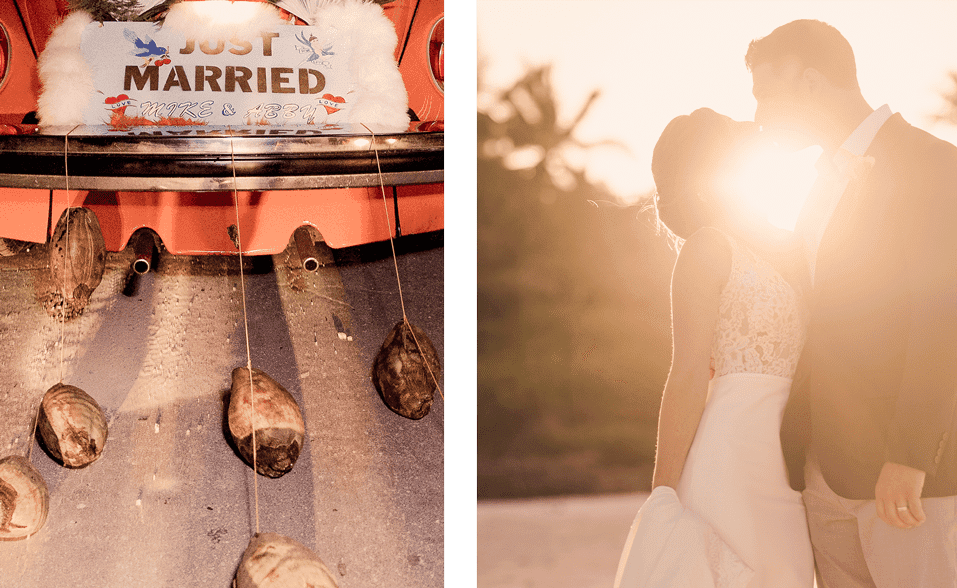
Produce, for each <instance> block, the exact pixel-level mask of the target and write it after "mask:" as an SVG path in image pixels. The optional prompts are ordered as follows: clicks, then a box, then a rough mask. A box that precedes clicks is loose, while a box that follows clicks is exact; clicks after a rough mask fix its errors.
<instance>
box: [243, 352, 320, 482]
mask: <svg viewBox="0 0 957 588" xmlns="http://www.w3.org/2000/svg"><path fill="white" fill-rule="evenodd" d="M252 381H253V388H255V390H256V392H255V396H253V395H252V394H250V389H249V370H248V369H246V368H245V367H238V368H236V369H234V370H233V385H232V388H231V389H230V397H229V409H228V413H227V418H228V423H229V433H230V435H232V437H233V442H234V443H235V444H236V448H237V449H238V450H239V453H240V455H242V456H243V459H245V460H246V462H247V463H249V465H253V438H252V437H253V427H254V426H255V429H256V471H257V472H259V473H260V474H262V475H264V476H269V477H270V478H278V477H280V476H282V475H283V474H285V473H286V472H288V471H290V470H291V469H292V466H294V465H295V464H296V459H298V458H299V451H300V450H301V449H302V444H303V441H304V439H305V436H306V427H305V423H303V421H302V412H301V411H300V410H299V404H298V403H297V402H296V399H295V398H293V397H292V394H290V393H289V392H288V391H286V389H285V388H283V387H282V386H281V385H280V384H279V383H278V382H276V381H275V380H273V379H272V378H270V377H269V376H268V375H267V374H266V373H265V372H263V371H262V370H258V369H255V368H253V377H252ZM253 400H254V402H253ZM253 405H254V406H253ZM253 408H255V414H254V413H253Z"/></svg>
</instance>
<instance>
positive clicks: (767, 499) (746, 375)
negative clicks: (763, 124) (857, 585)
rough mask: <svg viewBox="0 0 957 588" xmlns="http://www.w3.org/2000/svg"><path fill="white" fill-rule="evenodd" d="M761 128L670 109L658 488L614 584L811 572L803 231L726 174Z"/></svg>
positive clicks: (663, 190)
mask: <svg viewBox="0 0 957 588" xmlns="http://www.w3.org/2000/svg"><path fill="white" fill-rule="evenodd" d="M755 135H756V128H755V125H754V124H753V123H745V122H736V121H733V120H731V119H729V118H727V117H725V116H722V115H720V114H718V113H716V112H714V111H713V110H710V109H705V108H702V109H699V110H696V111H695V112H693V113H691V115H690V116H679V117H677V118H675V119H674V120H672V121H671V122H670V123H669V124H668V126H667V127H666V128H665V130H664V132H663V133H662V135H661V137H660V139H659V140H658V143H657V145H656V146H655V150H654V156H653V160H652V173H653V175H654V179H655V185H656V187H657V201H656V204H657V209H658V214H659V218H660V219H661V221H662V222H663V223H664V224H665V225H666V226H667V227H668V228H669V229H670V230H671V232H672V233H674V234H675V236H677V237H678V238H680V239H683V240H684V243H683V245H682V247H681V251H680V253H679V255H678V259H677V262H676V263H675V268H674V274H673V277H672V294H671V296H672V321H673V323H672V325H673V337H674V348H673V359H672V365H671V372H670V374H669V376H668V381H667V384H666V385H665V389H664V393H663V396H662V401H661V412H660V417H659V423H658V448H657V455H656V458H655V472H654V479H653V482H652V487H653V491H652V495H651V496H650V497H649V499H648V501H647V502H646V503H645V505H644V506H643V507H642V509H641V511H639V513H638V517H637V518H636V519H635V524H634V525H633V526H632V531H631V534H630V535H629V538H628V541H627V543H626V546H625V550H624V552H623V554H622V558H621V563H620V565H619V571H618V579H617V580H616V588H618V587H619V586H620V587H621V588H637V587H638V586H648V585H654V586H659V585H660V586H679V585H680V586H684V585H688V586H701V585H709V586H747V587H748V588H769V587H773V588H791V587H794V588H810V587H811V586H812V584H813V577H814V562H813V556H812V552H811V543H810V539H809V537H808V530H807V522H806V519H805V511H804V504H803V502H802V499H801V495H800V493H799V492H796V491H794V490H792V489H791V488H790V486H789V485H788V479H787V473H786V469H785V464H784V458H783V455H782V452H781V442H780V439H779V431H780V427H781V419H782V415H783V411H784V406H785V403H786V402H787V399H788V394H789V391H790V387H791V381H792V379H793V377H794V373H795V369H796V367H797V362H798V358H799V356H800V354H801V348H802V346H803V344H804V337H805V329H806V325H807V316H806V311H805V308H804V304H803V301H802V296H801V293H802V292H803V291H804V290H805V283H806V282H807V277H806V273H807V270H806V267H805V266H804V265H803V263H804V262H803V256H802V253H801V248H800V246H799V241H797V240H796V239H794V237H793V235H792V234H791V233H790V232H787V231H780V230H777V229H774V228H773V227H772V226H771V225H770V224H768V223H767V221H765V220H761V219H758V218H756V214H755V211H754V210H748V209H746V207H745V205H744V203H743V202H741V201H740V198H736V194H735V193H734V191H733V190H732V189H729V187H728V185H729V182H728V179H729V178H730V177H731V176H732V175H733V174H734V172H735V170H736V169H737V168H738V167H739V166H740V164H741V163H742V160H743V158H744V157H745V152H746V151H747V149H746V147H747V146H748V145H749V144H751V142H752V141H753V140H754V138H755ZM669 517H670V518H669ZM689 521H690V522H692V523H694V524H693V525H691V526H689ZM689 529H691V531H689ZM668 561H671V562H673V563H672V564H668V563H667V562H668ZM668 565H671V566H672V567H670V568H669V567H668ZM656 567H657V571H655V568H656ZM695 574H698V575H695ZM675 575H677V576H679V577H675ZM651 578H659V580H658V582H660V583H655V581H653V580H651ZM702 578H706V579H707V582H706V584H704V583H702ZM749 580H750V581H749Z"/></svg>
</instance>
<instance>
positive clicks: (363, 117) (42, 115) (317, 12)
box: [37, 0, 409, 132]
mask: <svg viewBox="0 0 957 588" xmlns="http://www.w3.org/2000/svg"><path fill="white" fill-rule="evenodd" d="M211 1H213V2H219V1H220V0H211ZM206 3H207V2H204V3H203V4H206ZM195 4H196V3H194V2H181V3H179V4H175V5H173V6H172V8H170V11H169V14H168V15H167V17H166V19H165V21H164V23H163V27H164V28H165V27H170V28H171V29H175V30H177V31H179V32H182V33H183V34H184V35H185V36H186V37H188V38H226V39H229V38H233V37H239V38H242V37H251V36H256V35H258V34H259V31H261V30H265V29H269V28H273V27H275V26H280V25H282V26H285V25H284V23H285V21H283V20H282V16H281V13H280V12H279V10H278V9H276V7H274V6H272V5H270V4H265V3H255V4H254V3H244V4H246V8H249V9H250V10H254V11H255V15H254V17H253V18H251V19H249V20H246V21H244V22H242V23H231V24H230V23H225V24H224V23H220V22H216V21H214V20H212V19H210V18H208V17H204V16H203V15H204V14H208V12H206V11H196V10H194V9H193V8H192V6H194V5H195ZM309 16H310V18H309V20H308V21H307V22H309V23H311V24H312V25H313V26H315V27H316V28H318V29H319V30H320V31H321V36H322V37H323V38H327V39H334V40H336V43H337V46H338V47H339V48H340V49H342V50H346V51H348V52H349V55H350V63H349V68H350V71H351V72H352V79H353V82H352V87H351V88H350V90H349V92H350V93H351V94H352V95H353V96H354V98H353V105H352V108H351V110H350V111H349V117H348V120H343V121H341V122H343V123H351V124H360V123H362V124H365V125H366V126H368V127H369V128H370V129H372V130H373V131H375V132H400V131H404V130H405V129H406V128H408V125H409V115H408V108H409V106H408V104H409V100H408V95H407V94H406V90H405V85H404V83H403V80H402V75H401V74H400V73H399V69H398V67H397V65H396V63H395V58H394V52H395V47H396V44H397V42H398V38H397V36H396V33H395V28H394V26H393V24H392V22H391V21H390V20H389V19H388V18H387V17H386V16H385V13H384V12H383V10H382V7H380V6H379V5H377V4H374V3H371V2H365V1H364V0H344V1H342V2H328V3H322V4H319V5H317V6H316V7H315V8H314V10H312V12H311V13H310V15H309ZM92 22H93V19H92V18H91V16H90V15H89V14H88V13H86V12H83V11H76V12H73V13H72V14H70V15H69V16H68V17H67V18H66V19H65V20H64V21H63V22H62V23H61V24H60V25H59V26H58V27H57V28H56V29H55V30H54V31H53V34H52V35H51V37H50V40H49V42H48V43H47V46H46V49H45V50H44V51H43V54H42V55H41V56H40V59H39V64H38V70H39V74H40V82H41V85H42V89H41V93H40V98H39V102H38V108H37V117H38V118H39V120H40V124H42V125H44V126H53V125H69V126H73V125H78V124H83V113H84V111H85V109H86V107H87V105H88V104H89V102H90V100H91V99H92V98H93V96H94V94H95V92H96V89H95V88H94V87H93V75H92V71H91V69H90V66H89V64H87V63H86V61H85V60H84V59H83V54H82V53H81V50H80V41H81V39H82V34H83V30H84V29H85V28H86V26H87V25H89V24H90V23H92Z"/></svg>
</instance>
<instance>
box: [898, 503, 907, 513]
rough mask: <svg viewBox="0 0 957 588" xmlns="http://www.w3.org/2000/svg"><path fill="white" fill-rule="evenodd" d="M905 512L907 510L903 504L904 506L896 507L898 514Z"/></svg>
mask: <svg viewBox="0 0 957 588" xmlns="http://www.w3.org/2000/svg"><path fill="white" fill-rule="evenodd" d="M905 510H907V505H906V504H905V505H904V506H898V507H897V511H898V512H903V511H905Z"/></svg>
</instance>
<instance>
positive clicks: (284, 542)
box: [236, 533, 338, 588]
mask: <svg viewBox="0 0 957 588" xmlns="http://www.w3.org/2000/svg"><path fill="white" fill-rule="evenodd" d="M236 588H338V584H336V580H335V577H333V575H332V572H330V571H329V568H327V567H326V564H324V563H322V560H321V559H319V557H318V556H317V555H316V554H315V553H313V552H312V550H310V549H309V548H308V547H306V546H305V545H303V544H302V543H299V542H298V541H296V540H294V539H290V538H289V537H285V536H283V535H279V534H278V533H256V534H255V535H253V537H252V539H250V540H249V547H247V548H246V551H245V553H243V559H242V561H241V562H240V563H239V569H238V570H237V571H236Z"/></svg>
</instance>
